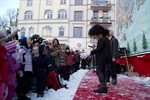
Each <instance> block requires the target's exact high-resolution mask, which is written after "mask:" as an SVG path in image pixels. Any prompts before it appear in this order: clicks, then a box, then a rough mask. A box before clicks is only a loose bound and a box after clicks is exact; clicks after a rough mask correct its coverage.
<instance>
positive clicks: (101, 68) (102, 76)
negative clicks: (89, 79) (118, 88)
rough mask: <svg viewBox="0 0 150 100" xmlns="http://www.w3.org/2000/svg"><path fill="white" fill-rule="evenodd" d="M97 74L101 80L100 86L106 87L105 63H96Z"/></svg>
mask: <svg viewBox="0 0 150 100" xmlns="http://www.w3.org/2000/svg"><path fill="white" fill-rule="evenodd" d="M96 74H97V76H98V78H99V81H100V87H106V81H105V65H96Z"/></svg>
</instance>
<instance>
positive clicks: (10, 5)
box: [0, 0, 19, 16]
mask: <svg viewBox="0 0 150 100" xmlns="http://www.w3.org/2000/svg"><path fill="white" fill-rule="evenodd" d="M14 8H15V9H17V8H19V0H0V16H5V12H6V11H7V9H14Z"/></svg>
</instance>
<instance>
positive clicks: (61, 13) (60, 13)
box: [58, 9, 67, 19]
mask: <svg viewBox="0 0 150 100" xmlns="http://www.w3.org/2000/svg"><path fill="white" fill-rule="evenodd" d="M66 18H67V11H66V10H64V9H61V10H59V11H58V19H66Z"/></svg>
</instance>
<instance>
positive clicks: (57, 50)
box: [50, 46, 61, 67]
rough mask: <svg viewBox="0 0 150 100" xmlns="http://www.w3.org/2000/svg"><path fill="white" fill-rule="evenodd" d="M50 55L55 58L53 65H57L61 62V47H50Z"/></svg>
mask: <svg viewBox="0 0 150 100" xmlns="http://www.w3.org/2000/svg"><path fill="white" fill-rule="evenodd" d="M50 55H51V56H52V57H53V58H54V60H55V66H56V67H59V66H60V63H61V49H60V48H59V47H53V46H52V47H50Z"/></svg>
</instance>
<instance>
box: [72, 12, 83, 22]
mask: <svg viewBox="0 0 150 100" xmlns="http://www.w3.org/2000/svg"><path fill="white" fill-rule="evenodd" d="M74 20H75V21H81V20H83V11H75V12H74Z"/></svg>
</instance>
